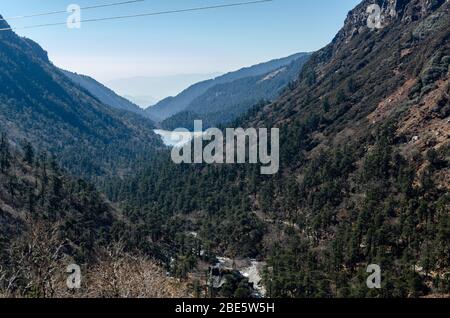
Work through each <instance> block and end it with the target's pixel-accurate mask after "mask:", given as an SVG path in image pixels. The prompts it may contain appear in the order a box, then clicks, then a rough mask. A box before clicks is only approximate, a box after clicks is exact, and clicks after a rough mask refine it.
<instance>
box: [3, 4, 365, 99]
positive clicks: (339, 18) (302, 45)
mask: <svg viewBox="0 0 450 318" xmlns="http://www.w3.org/2000/svg"><path fill="white" fill-rule="evenodd" d="M121 1H124V0H69V1H66V0H46V1H42V0H14V1H2V5H1V9H0V14H1V15H3V17H5V18H8V17H14V16H22V15H29V14H35V13H41V12H48V11H53V10H65V9H66V8H67V6H68V5H69V4H72V3H76V4H78V5H80V6H81V7H83V6H91V5H98V4H107V3H113V2H121ZM242 1H247V0H146V1H143V2H140V3H135V4H128V5H123V6H117V7H108V8H102V9H95V10H83V11H82V19H91V18H99V17H112V16H117V15H129V14H136V13H148V12H157V11H166V10H177V9H186V8H192V7H201V6H211V5H220V4H229V3H235V2H242ZM359 2H360V0H274V1H272V2H267V3H260V4H254V5H248V6H242V7H230V8H220V9H213V10H208V11H201V12H184V13H176V14H170V15H160V16H147V17H138V18H132V19H125V20H115V21H103V22H94V23H84V24H82V25H81V29H68V28H67V27H66V26H52V27H45V28H35V29H27V30H17V31H16V32H17V33H18V34H20V35H22V36H26V37H29V38H31V39H33V40H35V41H36V42H38V43H39V44H40V45H41V46H42V47H43V48H44V49H45V50H47V51H48V52H49V57H50V59H51V60H52V61H53V63H54V64H55V65H57V66H59V67H62V68H65V69H68V70H71V71H75V72H77V73H82V74H86V75H90V76H92V77H94V78H95V79H97V80H99V81H102V82H105V83H108V82H114V81H117V80H120V79H126V78H135V77H151V78H154V79H155V78H156V79H157V78H158V77H170V76H172V77H173V76H183V75H186V74H188V75H189V76H192V75H193V74H196V75H201V74H205V76H206V75H207V74H217V73H225V72H229V71H233V70H237V69H239V68H241V67H245V66H249V65H254V64H257V63H260V62H264V61H268V60H271V59H274V58H280V57H284V56H288V55H290V54H293V53H297V52H311V51H315V50H318V49H320V48H322V47H323V46H325V45H326V44H328V43H329V42H330V41H331V40H332V38H333V37H334V35H335V34H336V33H337V31H338V30H339V29H340V28H341V27H342V25H343V23H344V19H345V17H346V15H347V13H348V11H349V10H351V9H352V8H353V7H355V6H356V4H357V3H359ZM68 15H69V14H58V15H51V16H41V17H34V18H27V19H17V20H9V21H8V22H9V23H10V25H11V26H13V27H21V26H29V25H35V24H42V23H54V22H64V21H66V19H67V17H68ZM125 93H126V92H125ZM125 93H124V94H125ZM149 95H151V94H149Z"/></svg>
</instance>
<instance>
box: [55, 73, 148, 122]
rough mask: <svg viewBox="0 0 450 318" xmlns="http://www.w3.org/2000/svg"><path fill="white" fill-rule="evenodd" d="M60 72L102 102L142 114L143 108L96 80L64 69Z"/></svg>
mask: <svg viewBox="0 0 450 318" xmlns="http://www.w3.org/2000/svg"><path fill="white" fill-rule="evenodd" d="M61 72H63V73H64V75H66V76H67V77H69V78H70V79H71V80H72V81H73V82H74V83H75V84H77V85H79V86H81V87H82V88H84V89H86V90H87V91H88V92H89V93H91V94H92V95H93V96H94V97H96V98H97V99H98V100H99V101H100V102H102V103H103V104H105V105H107V106H110V107H112V108H117V109H120V110H127V111H130V112H132V113H136V114H139V115H144V110H143V109H142V108H140V107H139V106H137V105H135V104H133V103H132V102H130V101H129V100H127V99H125V98H123V97H121V96H119V95H117V94H116V93H115V92H114V91H112V90H111V89H109V88H108V87H106V86H104V85H103V84H101V83H99V82H97V81H96V80H94V79H93V78H91V77H89V76H86V75H81V74H77V73H73V72H69V71H65V70H61Z"/></svg>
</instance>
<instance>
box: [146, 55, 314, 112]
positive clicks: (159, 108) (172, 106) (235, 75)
mask: <svg viewBox="0 0 450 318" xmlns="http://www.w3.org/2000/svg"><path fill="white" fill-rule="evenodd" d="M307 55H308V53H298V54H294V55H291V56H288V57H285V58H281V59H277V60H272V61H269V62H266V63H261V64H258V65H253V66H250V67H246V68H243V69H240V70H238V71H235V72H230V73H227V74H225V75H222V76H219V77H217V78H215V79H211V80H207V81H203V82H200V83H196V84H194V85H192V86H190V87H188V88H187V89H186V90H184V91H183V92H181V93H180V94H178V95H177V96H175V97H168V98H166V99H164V100H162V101H160V102H159V103H157V104H156V105H154V106H151V107H149V108H147V109H146V111H147V113H148V114H149V115H150V116H151V118H156V119H157V120H159V121H163V120H165V119H167V118H169V117H171V116H173V115H176V114H177V113H179V112H182V111H185V110H186V108H187V107H188V106H189V105H190V104H191V103H192V102H193V101H194V100H195V99H196V98H198V97H200V96H202V95H203V94H205V93H206V92H207V91H208V90H209V89H210V88H212V87H214V86H216V85H221V84H226V83H231V82H234V81H236V80H239V79H244V78H251V77H256V76H261V75H263V74H268V73H270V72H273V71H275V70H279V69H281V68H282V67H284V66H287V65H289V64H291V63H292V62H294V61H296V60H298V59H302V58H304V57H305V56H307ZM200 115H201V114H200Z"/></svg>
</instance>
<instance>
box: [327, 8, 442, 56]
mask: <svg viewBox="0 0 450 318" xmlns="http://www.w3.org/2000/svg"><path fill="white" fill-rule="evenodd" d="M446 2H448V0H364V1H363V2H361V3H360V4H359V5H358V6H357V7H356V8H355V9H353V10H352V11H350V13H349V14H348V16H347V19H346V21H345V24H344V27H343V28H342V29H341V31H340V32H339V33H338V34H337V36H336V38H335V39H334V41H333V44H334V46H335V47H336V48H337V47H339V46H340V45H342V43H343V42H344V43H345V42H348V41H350V40H351V39H352V38H353V37H354V36H356V35H357V34H362V33H365V32H369V31H371V30H372V31H373V30H374V29H385V28H389V27H392V25H394V24H399V23H400V24H404V25H407V24H410V23H412V22H414V21H418V20H421V19H424V18H426V17H427V16H429V15H430V14H433V13H434V12H436V11H437V10H438V9H439V8H440V7H441V6H442V5H444V4H445V3H446ZM374 5H377V6H378V8H379V9H380V11H378V10H377V8H375V7H374Z"/></svg>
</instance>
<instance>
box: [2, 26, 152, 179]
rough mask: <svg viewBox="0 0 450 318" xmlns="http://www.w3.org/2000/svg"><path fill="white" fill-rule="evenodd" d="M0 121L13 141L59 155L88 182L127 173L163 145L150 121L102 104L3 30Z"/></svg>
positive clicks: (29, 43)
mask: <svg viewBox="0 0 450 318" xmlns="http://www.w3.org/2000/svg"><path fill="white" fill-rule="evenodd" d="M0 27H1V28H7V27H8V24H7V23H6V22H5V21H3V20H0ZM0 123H1V124H2V126H3V127H4V130H6V131H7V132H8V134H9V136H10V138H11V139H12V140H13V141H14V142H15V143H18V144H19V143H20V142H21V140H23V139H27V140H29V141H30V142H31V143H32V144H33V145H34V146H35V147H36V148H38V149H42V150H44V149H45V150H48V151H50V152H51V153H54V154H58V159H59V160H60V161H61V163H62V165H63V166H64V167H66V168H68V169H69V170H70V172H71V173H73V174H76V175H81V176H84V177H87V178H95V177H97V176H101V177H104V176H110V175H117V174H119V175H122V174H124V173H127V172H129V171H130V168H131V167H132V165H133V162H134V161H135V160H136V159H137V158H140V157H145V156H148V155H149V153H150V152H151V150H152V149H153V148H154V147H155V146H158V145H159V139H158V137H156V135H154V134H153V131H152V129H153V123H152V122H151V121H150V120H147V119H145V118H143V117H141V116H139V115H136V114H133V113H130V112H127V111H121V110H116V109H113V108H111V107H109V106H106V105H104V104H102V103H101V102H100V101H99V100H98V99H97V98H95V97H94V96H93V95H91V94H90V93H89V92H88V91H87V90H85V89H82V88H80V87H79V86H77V85H75V84H74V83H73V82H72V81H71V80H70V79H69V78H67V77H66V76H65V75H64V74H63V73H62V72H61V71H60V70H59V69H58V68H56V67H55V66H54V65H53V64H52V63H51V62H50V61H49V60H48V57H47V53H46V52H45V51H44V50H43V49H42V48H41V47H40V46H39V45H38V44H36V43H35V42H33V41H31V40H29V39H26V38H20V37H18V36H17V35H16V34H15V33H14V32H12V31H1V32H0Z"/></svg>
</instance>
